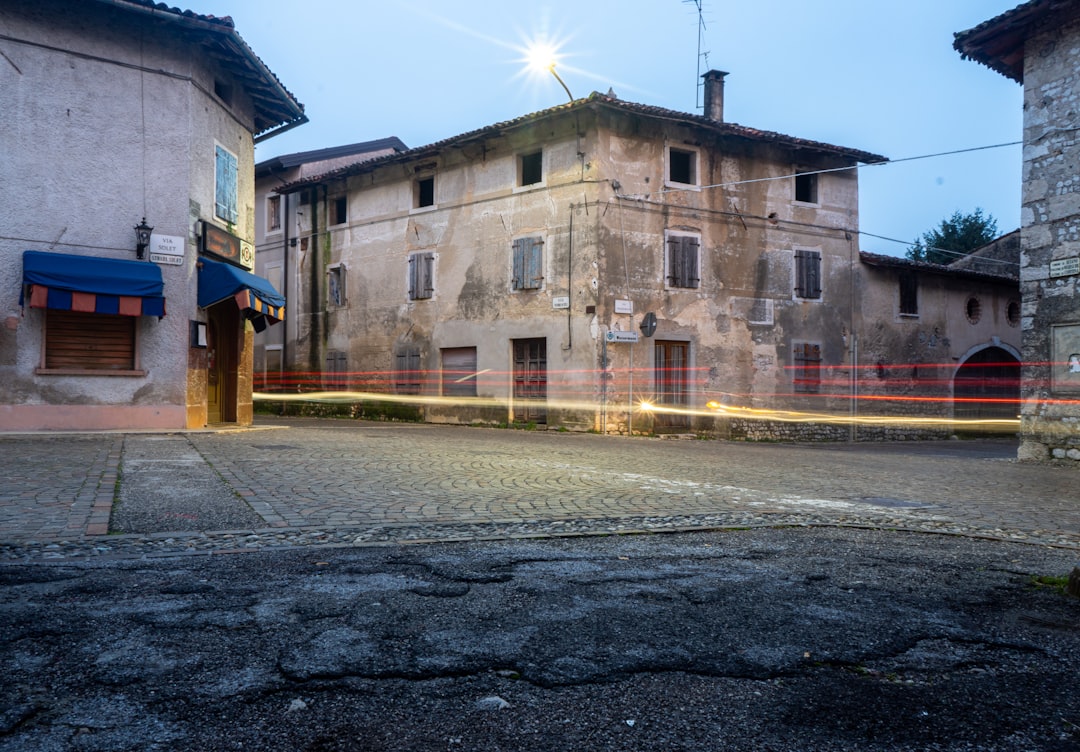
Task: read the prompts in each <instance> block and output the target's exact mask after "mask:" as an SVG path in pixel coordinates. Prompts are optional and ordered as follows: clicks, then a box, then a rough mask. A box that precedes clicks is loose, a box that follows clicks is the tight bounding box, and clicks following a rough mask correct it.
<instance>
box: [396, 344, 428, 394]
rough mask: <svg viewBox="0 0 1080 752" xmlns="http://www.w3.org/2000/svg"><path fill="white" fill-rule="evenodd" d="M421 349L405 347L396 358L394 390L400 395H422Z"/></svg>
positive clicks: (398, 352)
mask: <svg viewBox="0 0 1080 752" xmlns="http://www.w3.org/2000/svg"><path fill="white" fill-rule="evenodd" d="M421 376H422V374H421V372H420V348H418V347H404V348H402V349H400V350H398V351H397V354H396V355H395V356H394V390H395V391H396V392H397V393H398V394H420V382H421Z"/></svg>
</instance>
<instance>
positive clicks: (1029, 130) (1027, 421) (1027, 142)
mask: <svg viewBox="0 0 1080 752" xmlns="http://www.w3.org/2000/svg"><path fill="white" fill-rule="evenodd" d="M1077 71H1080V19H1074V20H1073V21H1071V22H1069V23H1066V24H1061V23H1055V25H1053V26H1052V27H1050V28H1046V29H1045V30H1043V31H1041V32H1039V33H1037V34H1035V35H1034V36H1032V37H1031V38H1029V39H1028V40H1027V43H1026V45H1025V60H1024V168H1023V169H1024V173H1023V174H1024V191H1023V209H1022V213H1021V222H1022V227H1021V237H1022V240H1021V245H1022V248H1023V253H1022V257H1021V269H1020V280H1021V290H1022V293H1023V301H1024V302H1023V317H1022V327H1023V332H1024V337H1023V340H1024V341H1023V355H1024V358H1023V359H1024V363H1025V365H1024V386H1023V410H1022V421H1023V425H1022V439H1023V441H1022V444H1021V449H1020V457H1021V459H1044V458H1047V457H1050V456H1054V457H1070V458H1073V459H1080V412H1078V410H1077V408H1076V405H1075V402H1073V403H1072V404H1070V403H1069V401H1070V400H1072V401H1074V400H1075V399H1076V398H1077V397H1078V396H1080V394H1077V393H1075V392H1071V391H1066V390H1055V389H1054V388H1053V384H1054V378H1053V376H1054V374H1053V373H1052V369H1055V368H1058V369H1061V368H1067V364H1066V363H1065V362H1064V361H1062V362H1054V352H1053V348H1052V341H1053V328H1054V326H1055V325H1080V276H1078V275H1076V274H1072V275H1069V276H1060V277H1051V276H1050V263H1051V262H1052V261H1054V260H1058V259H1067V258H1075V257H1077V256H1080V145H1078V143H1077V140H1076V133H1075V124H1076V113H1077V111H1078V108H1080V90H1078V86H1077V82H1078V73H1077ZM1058 356H1059V357H1061V354H1058Z"/></svg>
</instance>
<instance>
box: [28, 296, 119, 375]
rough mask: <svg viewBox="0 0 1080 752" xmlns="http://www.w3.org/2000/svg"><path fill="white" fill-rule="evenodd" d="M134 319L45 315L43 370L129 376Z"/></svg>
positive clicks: (58, 313) (63, 313) (66, 313)
mask: <svg viewBox="0 0 1080 752" xmlns="http://www.w3.org/2000/svg"><path fill="white" fill-rule="evenodd" d="M136 321H137V317H135V316H116V315H112V314H103V313H82V312H76V311H61V310H54V309H47V310H46V311H45V364H44V365H45V370H47V371H101V372H103V373H108V372H117V373H120V372H122V373H124V374H125V375H132V372H134V371H137V370H138V364H137V363H136V357H135V355H136V351H135V326H136Z"/></svg>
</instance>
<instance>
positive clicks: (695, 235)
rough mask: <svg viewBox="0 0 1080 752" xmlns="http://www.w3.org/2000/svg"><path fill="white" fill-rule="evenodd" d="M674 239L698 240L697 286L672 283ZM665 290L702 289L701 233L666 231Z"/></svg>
mask: <svg viewBox="0 0 1080 752" xmlns="http://www.w3.org/2000/svg"><path fill="white" fill-rule="evenodd" d="M674 238H694V239H695V240H697V259H696V262H695V264H696V267H695V268H696V269H697V284H696V285H676V284H673V283H672V281H671V278H672V276H674V275H673V274H672V273H671V271H672V270H671V240H672V239H674ZM663 266H664V289H665V290H700V289H701V287H702V279H701V233H700V232H692V231H690V230H664V265H663Z"/></svg>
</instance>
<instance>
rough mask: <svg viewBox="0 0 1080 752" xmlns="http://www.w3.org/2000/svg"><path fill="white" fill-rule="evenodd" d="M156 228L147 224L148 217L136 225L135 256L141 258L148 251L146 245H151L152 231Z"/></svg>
mask: <svg viewBox="0 0 1080 752" xmlns="http://www.w3.org/2000/svg"><path fill="white" fill-rule="evenodd" d="M153 231H154V228H153V227H151V226H150V225H148V224H146V217H143V218H142V222H140V223H139V224H137V225H135V257H136V258H139V259H141V258H142V257H143V255H145V253H146V247H147V246H148V245H150V233H152V232H153Z"/></svg>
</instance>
